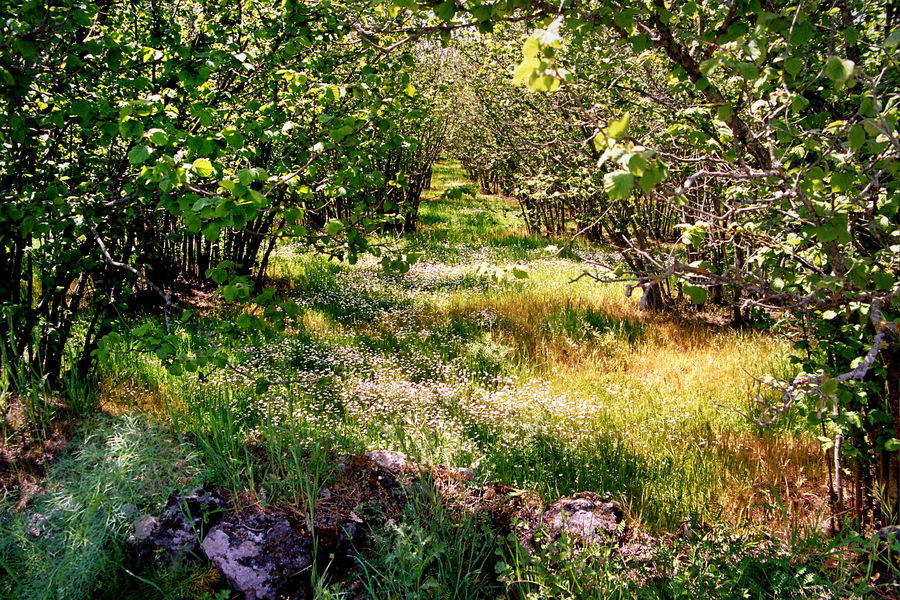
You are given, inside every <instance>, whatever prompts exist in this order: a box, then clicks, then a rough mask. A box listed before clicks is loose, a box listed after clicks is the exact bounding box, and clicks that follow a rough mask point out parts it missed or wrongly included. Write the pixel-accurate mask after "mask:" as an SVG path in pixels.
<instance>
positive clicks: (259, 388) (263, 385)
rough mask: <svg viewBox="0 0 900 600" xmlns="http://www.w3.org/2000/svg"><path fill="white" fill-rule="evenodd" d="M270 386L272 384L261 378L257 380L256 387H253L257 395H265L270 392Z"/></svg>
mask: <svg viewBox="0 0 900 600" xmlns="http://www.w3.org/2000/svg"><path fill="white" fill-rule="evenodd" d="M270 385H271V384H270V383H269V381H268V380H267V379H266V378H265V377H260V378H259V379H257V380H256V385H255V386H254V387H253V389H254V391H255V392H256V393H257V394H265V393H266V392H267V391H269V386H270Z"/></svg>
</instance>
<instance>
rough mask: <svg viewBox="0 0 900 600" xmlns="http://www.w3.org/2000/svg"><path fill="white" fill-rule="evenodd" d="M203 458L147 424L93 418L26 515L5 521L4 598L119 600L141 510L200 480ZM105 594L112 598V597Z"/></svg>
mask: <svg viewBox="0 0 900 600" xmlns="http://www.w3.org/2000/svg"><path fill="white" fill-rule="evenodd" d="M198 458H199V457H198V456H197V454H196V453H195V452H193V451H192V449H190V448H189V447H188V446H186V445H185V444H183V443H180V442H178V441H177V440H176V439H175V438H174V436H173V435H172V434H171V432H167V431H164V430H161V429H159V428H158V427H155V426H152V425H150V424H148V423H147V422H146V420H145V419H143V418H141V417H137V416H126V417H123V418H120V419H109V418H106V417H95V418H93V419H91V420H89V421H86V422H85V423H83V424H82V426H81V437H80V438H77V439H76V441H75V445H74V448H73V450H72V451H71V452H70V453H69V454H68V455H66V456H65V457H63V459H62V460H60V462H59V463H58V464H56V465H55V466H54V468H53V469H52V472H51V475H50V477H49V479H48V480H47V482H46V492H45V493H44V494H43V495H41V496H39V497H38V499H37V500H36V501H35V504H34V506H33V507H32V508H31V509H30V511H28V513H26V514H18V513H15V512H13V511H12V510H11V507H9V506H6V507H4V508H5V509H6V512H5V513H4V514H3V516H2V518H0V570H2V571H3V572H5V577H0V595H2V597H4V598H10V599H13V598H15V599H17V600H32V599H33V600H38V599H48V600H49V599H53V600H77V599H81V598H99V597H110V598H112V597H119V596H118V595H117V594H118V591H117V590H120V589H122V588H123V587H128V586H131V585H132V584H134V583H135V582H134V581H131V580H130V579H129V578H130V577H131V576H130V575H128V573H126V572H125V571H123V570H122V569H121V568H120V567H121V566H122V564H123V561H124V560H125V558H124V555H125V554H126V553H127V549H126V547H125V537H126V535H127V533H128V532H129V530H130V527H131V523H132V522H133V520H134V519H135V518H136V516H138V515H139V514H141V511H147V510H151V509H153V510H155V509H156V506H157V504H159V503H162V502H164V501H165V500H166V498H167V497H168V496H169V495H170V494H171V493H172V492H173V491H176V490H180V489H189V488H190V487H191V485H192V484H193V483H196V482H197V481H199V480H200V474H201V471H202V467H201V466H200V463H199V460H198ZM107 594H108V595H107Z"/></svg>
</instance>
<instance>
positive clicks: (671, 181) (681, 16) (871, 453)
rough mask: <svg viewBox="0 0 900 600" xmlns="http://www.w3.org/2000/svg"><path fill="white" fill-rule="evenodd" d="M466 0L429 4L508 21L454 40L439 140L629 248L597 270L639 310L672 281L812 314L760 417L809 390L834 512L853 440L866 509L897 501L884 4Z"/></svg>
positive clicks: (890, 85)
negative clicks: (447, 106)
mask: <svg viewBox="0 0 900 600" xmlns="http://www.w3.org/2000/svg"><path fill="white" fill-rule="evenodd" d="M456 8H458V10H454V11H448V12H447V13H446V14H437V15H436V16H437V18H439V19H441V20H443V21H445V22H446V21H449V22H452V23H454V24H458V25H459V26H461V27H464V26H465V25H466V24H468V25H469V26H471V27H474V26H475V24H476V22H477V25H478V28H479V29H481V30H484V29H486V26H485V25H484V24H485V22H489V23H490V24H491V25H490V27H489V29H491V30H492V31H494V32H496V34H497V36H498V37H497V39H496V41H495V40H493V39H491V40H489V41H487V42H485V41H484V39H483V38H480V37H478V36H459V38H458V39H455V40H454V39H450V40H445V41H446V43H447V45H448V46H449V49H448V55H449V56H450V57H455V59H456V65H457V66H456V67H455V68H456V69H457V70H458V72H459V73H460V79H462V74H466V75H468V74H474V76H473V77H471V83H469V84H467V86H465V88H464V89H463V90H462V91H460V92H459V93H458V95H459V97H460V99H461V100H460V103H461V106H463V107H464V108H463V109H462V110H461V111H460V112H459V117H460V119H459V123H458V125H457V126H456V128H455V132H454V133H452V134H451V140H454V139H456V140H460V143H458V145H457V146H456V147H457V149H458V150H457V154H458V155H460V156H464V155H468V154H469V153H470V150H469V149H470V148H471V147H475V148H477V150H476V151H475V152H474V153H473V154H474V158H473V159H472V160H471V161H470V162H469V164H470V165H471V167H470V168H471V170H472V171H473V174H474V175H478V176H479V177H481V175H480V173H481V172H483V171H488V172H491V173H492V174H497V175H499V177H500V183H499V185H498V187H499V188H501V189H503V190H504V191H506V192H508V193H512V194H514V195H515V196H516V198H517V199H518V200H519V202H520V204H521V206H522V210H523V214H524V215H525V217H526V219H527V220H528V222H529V226H530V227H532V229H534V230H541V231H546V232H548V233H552V234H561V233H564V232H566V231H567V230H568V229H569V221H570V220H572V221H574V222H575V231H576V232H578V233H582V234H584V233H592V235H594V237H595V238H596V239H603V240H604V241H608V242H610V243H612V245H614V246H615V247H616V248H617V249H619V250H620V252H621V258H622V260H621V263H620V264H618V265H617V264H603V265H598V266H599V267H600V268H598V269H597V270H595V271H592V272H590V273H589V275H590V276H591V277H594V278H596V279H601V280H604V281H619V282H624V283H626V284H627V287H626V290H627V293H628V294H629V295H630V294H631V293H632V292H633V291H636V290H641V292H642V306H643V307H645V308H652V309H660V308H663V307H664V306H665V305H666V304H667V302H669V301H670V298H671V296H672V295H673V293H676V292H677V293H681V294H683V295H684V296H686V297H688V298H690V299H691V301H692V302H694V303H696V304H704V303H718V304H728V305H730V306H731V307H732V308H733V311H734V318H735V321H736V322H738V323H745V322H747V320H748V319H749V318H750V313H751V312H752V311H754V310H756V311H767V312H773V313H780V314H781V315H783V318H784V319H785V320H786V321H787V322H789V323H790V324H792V325H793V326H794V327H796V328H797V329H802V331H803V332H804V334H805V336H804V337H805V339H804V340H802V341H801V342H800V346H799V348H800V349H801V350H802V351H804V352H806V358H805V359H803V360H801V361H799V364H800V365H801V369H802V372H801V374H800V375H799V376H798V377H797V378H795V379H793V380H791V381H787V382H780V383H779V382H773V384H774V385H777V386H778V388H780V389H781V391H782V398H781V400H780V401H778V402H775V403H771V404H769V403H762V406H761V413H762V414H761V415H758V420H759V422H760V423H761V424H770V423H771V422H772V421H773V420H774V419H776V418H777V417H778V416H779V415H780V414H782V413H784V412H786V411H787V410H788V409H790V408H791V407H792V406H794V405H795V404H796V403H798V402H801V403H806V404H807V406H808V407H809V405H812V404H815V403H816V402H818V408H817V409H816V410H809V411H807V414H808V415H809V416H810V419H811V420H812V421H814V422H816V423H820V424H822V425H823V426H824V427H825V430H826V433H827V432H830V433H827V435H826V436H825V437H830V438H832V442H830V444H831V447H833V448H834V452H835V463H836V465H837V466H836V467H835V469H836V470H835V471H834V474H833V476H834V478H835V489H834V496H835V499H836V503H835V508H836V509H837V510H842V501H841V498H842V496H843V486H842V482H841V475H842V470H843V467H842V463H841V459H842V457H844V456H847V455H849V456H852V457H853V458H854V461H853V464H854V469H855V473H856V483H857V485H859V486H860V490H861V493H860V494H857V497H858V498H860V499H863V500H864V501H863V502H862V503H857V506H856V509H857V511H858V512H857V516H859V517H860V518H862V519H869V518H878V519H882V520H884V519H886V518H888V516H889V515H898V514H900V510H898V509H900V479H898V476H897V473H900V459H898V454H897V448H900V442H897V441H896V440H897V437H896V436H897V435H898V432H897V431H896V423H898V422H900V386H898V385H897V383H896V382H897V380H898V378H897V374H898V373H900V367H898V364H900V362H898V358H897V357H898V348H900V342H898V337H897V335H898V329H900V323H898V321H897V308H898V306H900V304H898V302H900V300H898V298H900V294H898V292H900V282H898V268H900V264H898V256H900V245H898V239H900V229H898V228H897V223H898V220H897V218H896V215H897V213H898V210H900V186H898V177H897V175H898V165H900V160H898V157H900V142H898V137H897V121H898V114H900V113H898V102H900V95H898V92H897V90H898V89H900V88H898V70H897V63H896V55H895V50H896V47H897V43H898V36H897V29H896V28H897V23H896V11H895V7H894V6H893V4H892V3H890V2H872V3H870V2H841V3H838V4H830V3H819V2H805V3H800V4H797V5H767V4H766V5H764V4H763V3H759V2H733V3H719V4H716V3H698V2H685V3H671V4H670V3H665V2H662V1H661V0H659V1H654V2H648V3H644V2H630V1H622V2H611V3H610V2H602V3H601V2H581V3H576V4H572V5H566V4H563V5H561V6H551V5H550V4H545V3H541V2H502V3H495V4H490V5H489V6H479V7H474V6H460V7H456ZM523 21H526V22H528V24H527V25H524V26H523V25H520V23H521V22H523ZM438 27H441V26H438ZM444 27H446V28H449V27H450V25H446V26H444ZM522 27H526V28H530V27H533V29H531V35H530V36H528V37H527V39H525V41H524V43H521V42H520V41H518V40H516V37H517V36H518V35H519V34H520V32H521V31H522V29H521V28H522ZM446 30H447V29H445V31H446ZM517 48H519V50H517ZM810 49H814V50H813V51H810ZM511 72H512V73H513V76H512V84H515V85H520V86H522V88H520V89H516V88H515V87H513V86H512V85H509V84H504V82H503V80H504V78H505V77H508V75H504V74H509V73H511ZM523 88H524V89H523ZM495 90H499V93H494V91H495ZM535 92H540V93H539V94H535ZM464 153H465V154H464ZM483 157H487V162H485V161H483V160H482V158H483ZM479 161H480V162H479ZM489 185H491V184H490V183H489ZM845 438H846V441H848V442H850V443H846V444H845V443H844V442H845ZM841 448H844V449H845V450H844V451H843V452H842V450H841ZM879 487H880V488H881V489H883V492H878V494H879V495H880V496H881V499H880V500H881V501H880V502H879V505H878V507H877V510H876V511H875V512H874V513H873V512H872V508H873V500H874V496H875V495H876V492H877V489H878V488H879Z"/></svg>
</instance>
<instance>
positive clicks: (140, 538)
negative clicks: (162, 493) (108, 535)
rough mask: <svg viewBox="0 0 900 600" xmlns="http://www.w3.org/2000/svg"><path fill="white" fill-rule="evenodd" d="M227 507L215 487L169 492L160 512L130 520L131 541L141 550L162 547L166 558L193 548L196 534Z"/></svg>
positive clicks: (215, 520)
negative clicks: (158, 514)
mask: <svg viewBox="0 0 900 600" xmlns="http://www.w3.org/2000/svg"><path fill="white" fill-rule="evenodd" d="M227 508H228V502H227V501H226V500H225V498H224V497H222V495H221V493H220V492H218V491H217V490H211V489H206V488H196V489H194V490H192V491H190V492H189V493H187V494H185V495H184V496H180V495H178V494H174V495H172V496H171V497H170V498H169V500H168V502H166V505H165V507H163V511H162V515H161V516H160V517H159V518H158V519H157V518H156V517H153V516H150V515H145V516H142V517H140V518H138V519H137V520H136V521H135V522H134V526H133V528H132V534H131V536H130V537H129V539H130V540H131V541H134V542H138V543H140V544H141V545H142V546H143V548H144V550H145V551H146V550H149V551H151V552H152V551H155V550H164V551H165V552H166V554H168V555H169V556H170V557H174V556H176V555H178V554H181V553H185V552H190V551H193V550H196V549H197V544H198V541H197V533H200V536H201V537H202V535H203V532H204V531H206V530H207V529H208V528H209V527H210V526H211V525H214V524H215V523H216V522H217V521H218V519H219V518H221V514H222V512H223V511H225V510H226V509H227Z"/></svg>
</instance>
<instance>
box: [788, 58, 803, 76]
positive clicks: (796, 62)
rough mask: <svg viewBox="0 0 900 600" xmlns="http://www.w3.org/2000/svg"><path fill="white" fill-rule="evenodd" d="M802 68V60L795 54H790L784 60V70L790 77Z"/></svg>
mask: <svg viewBox="0 0 900 600" xmlns="http://www.w3.org/2000/svg"><path fill="white" fill-rule="evenodd" d="M802 69H803V60H802V59H800V58H799V57H796V56H791V57H790V58H788V59H787V60H785V61H784V72H785V73H787V74H788V75H790V76H791V77H796V76H797V74H798V73H799V72H800V71H801V70H802Z"/></svg>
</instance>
